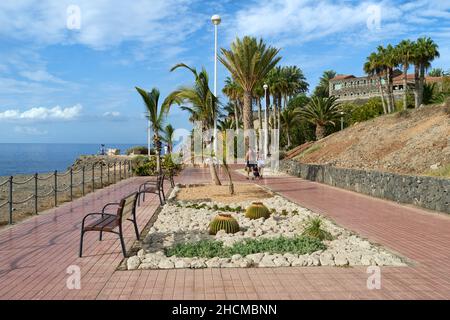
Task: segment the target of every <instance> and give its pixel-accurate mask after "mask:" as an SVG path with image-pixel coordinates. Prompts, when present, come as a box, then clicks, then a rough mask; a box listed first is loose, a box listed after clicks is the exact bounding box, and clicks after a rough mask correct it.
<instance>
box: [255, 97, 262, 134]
mask: <svg viewBox="0 0 450 320" xmlns="http://www.w3.org/2000/svg"><path fill="white" fill-rule="evenodd" d="M256 99H257V104H258V120H259V121H258V124H259V131H261V130H262V109H261V98H259V97H258V98H256Z"/></svg>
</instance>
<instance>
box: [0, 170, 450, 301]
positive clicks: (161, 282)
mask: <svg viewBox="0 0 450 320" xmlns="http://www.w3.org/2000/svg"><path fill="white" fill-rule="evenodd" d="M234 177H235V179H236V180H239V181H245V179H243V177H242V176H240V175H234ZM142 180H143V178H131V179H128V180H125V181H122V182H120V183H118V184H116V185H112V186H109V187H107V188H105V189H102V190H98V191H96V192H95V193H93V194H89V195H88V196H86V197H84V198H82V199H77V200H75V201H74V202H72V203H67V204H64V205H62V206H60V207H58V208H55V209H52V210H49V211H48V212H47V213H45V214H42V215H39V216H36V217H33V218H31V219H29V220H27V221H25V222H23V223H21V224H18V225H16V226H13V227H11V228H9V229H4V230H2V231H0V283H1V285H0V299H450V250H449V249H450V233H449V230H450V218H449V217H448V216H445V215H439V214H436V213H430V212H426V211H424V210H420V209H417V208H412V207H407V206H403V205H399V204H395V203H392V202H388V201H383V200H379V199H374V198H370V197H367V196H363V195H359V194H356V193H353V192H348V191H344V190H340V189H336V188H333V187H329V186H325V185H320V184H317V183H313V182H308V181H303V180H301V179H297V178H293V177H276V178H275V177H274V178H268V179H266V180H263V181H261V184H262V185H265V186H266V187H268V188H270V189H272V190H274V191H276V192H279V193H282V194H283V195H285V196H286V197H288V198H289V199H291V200H292V201H295V202H297V203H299V204H300V205H302V206H305V207H308V208H310V209H312V210H314V211H317V212H320V213H322V214H324V215H326V216H328V217H329V218H331V219H333V220H335V221H336V222H337V223H338V224H340V225H342V226H344V227H346V228H348V229H350V230H353V231H355V232H357V233H359V234H360V235H361V236H363V237H366V238H368V239H369V240H371V241H373V242H376V243H379V244H381V245H384V246H386V247H387V248H389V249H391V250H394V251H396V252H398V253H399V254H401V255H402V256H405V257H407V258H408V259H410V260H411V261H412V265H411V266H409V267H401V268H400V267H383V268H382V282H381V285H382V288H381V289H380V290H368V289H367V287H366V281H367V277H368V274H367V273H366V268H364V267H355V268H337V267H303V268H297V267H296V268H294V267H289V268H274V269H271V268H255V269H200V270H190V269H180V270H138V271H117V270H116V269H117V266H118V265H119V264H120V262H121V261H122V255H121V251H120V245H119V241H118V240H117V238H116V236H115V235H113V234H106V235H105V237H104V240H103V241H102V242H99V241H98V237H97V234H95V233H92V234H89V233H88V234H87V236H86V241H85V251H84V255H85V256H84V257H83V258H81V259H80V258H78V244H79V236H80V232H79V227H80V221H81V218H82V217H83V215H84V214H85V213H86V212H93V211H98V210H99V209H101V207H102V206H103V204H104V203H106V202H113V201H116V200H117V199H118V198H120V197H121V196H123V195H125V194H128V193H130V192H132V191H134V190H136V188H137V186H138V185H139V183H141V181H142ZM179 181H180V182H190V183H194V182H195V183H199V182H204V181H209V177H208V172H207V170H203V169H187V170H185V171H184V172H183V174H182V175H181V177H179ZM156 208H157V199H156V197H152V198H149V200H147V201H146V202H145V203H144V204H143V205H142V206H141V207H140V208H139V210H138V222H139V227H140V229H141V230H142V228H143V227H144V225H145V224H146V222H147V221H148V220H149V219H150V218H151V216H152V215H153V213H154V211H155V210H156ZM125 234H126V243H127V246H128V247H129V246H131V244H132V243H133V242H134V234H133V229H132V227H131V225H128V226H127V227H126V228H125ZM69 266H79V267H80V271H81V290H69V289H68V288H67V279H68V278H69V274H68V273H67V268H68V267H69Z"/></svg>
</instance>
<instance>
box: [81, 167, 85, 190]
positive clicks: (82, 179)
mask: <svg viewBox="0 0 450 320" xmlns="http://www.w3.org/2000/svg"><path fill="white" fill-rule="evenodd" d="M84 171H85V167H84V166H83V167H82V168H81V174H82V176H81V193H82V194H83V196H84V194H85V192H84Z"/></svg>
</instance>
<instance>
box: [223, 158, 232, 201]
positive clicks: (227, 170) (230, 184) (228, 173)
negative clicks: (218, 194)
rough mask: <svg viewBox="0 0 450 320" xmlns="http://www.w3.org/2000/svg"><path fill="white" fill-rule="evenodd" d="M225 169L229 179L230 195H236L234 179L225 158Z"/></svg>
mask: <svg viewBox="0 0 450 320" xmlns="http://www.w3.org/2000/svg"><path fill="white" fill-rule="evenodd" d="M223 169H224V170H225V173H226V174H227V177H228V191H229V192H230V195H233V194H234V184H233V179H232V178H231V173H230V169H229V168H228V163H227V161H226V159H225V157H224V158H223Z"/></svg>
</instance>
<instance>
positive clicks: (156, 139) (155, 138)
mask: <svg viewBox="0 0 450 320" xmlns="http://www.w3.org/2000/svg"><path fill="white" fill-rule="evenodd" d="M153 132H155V131H153ZM153 143H154V144H155V152H156V171H157V172H158V173H161V172H162V170H161V150H160V147H159V136H158V135H157V134H155V135H154V136H153Z"/></svg>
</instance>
